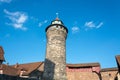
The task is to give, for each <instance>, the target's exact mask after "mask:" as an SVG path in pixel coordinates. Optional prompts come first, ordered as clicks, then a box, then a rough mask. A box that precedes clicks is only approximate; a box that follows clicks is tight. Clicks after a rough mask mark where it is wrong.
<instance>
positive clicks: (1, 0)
mask: <svg viewBox="0 0 120 80" xmlns="http://www.w3.org/2000/svg"><path fill="white" fill-rule="evenodd" d="M11 1H12V0H0V3H10V2H11Z"/></svg>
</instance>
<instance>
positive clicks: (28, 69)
mask: <svg viewBox="0 0 120 80" xmlns="http://www.w3.org/2000/svg"><path fill="white" fill-rule="evenodd" d="M42 63H43V62H34V63H27V64H17V65H13V66H12V67H14V68H16V69H18V70H19V71H20V70H24V71H26V72H24V74H23V75H29V74H30V73H31V72H33V71H34V70H36V69H38V68H39V67H40V66H41V64H42Z"/></svg>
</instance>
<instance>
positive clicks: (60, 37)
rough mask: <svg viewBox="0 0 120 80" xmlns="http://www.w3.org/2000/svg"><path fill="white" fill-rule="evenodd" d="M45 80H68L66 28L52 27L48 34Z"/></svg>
mask: <svg viewBox="0 0 120 80" xmlns="http://www.w3.org/2000/svg"><path fill="white" fill-rule="evenodd" d="M46 34H47V50H46V59H45V66H44V74H43V77H44V80H66V79H67V77H66V35H67V31H66V30H65V29H64V28H61V27H60V28H56V27H52V26H51V27H50V28H49V29H48V30H47V32H46Z"/></svg>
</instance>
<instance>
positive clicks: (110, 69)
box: [100, 67, 118, 72]
mask: <svg viewBox="0 0 120 80" xmlns="http://www.w3.org/2000/svg"><path fill="white" fill-rule="evenodd" d="M108 71H118V68H117V67H114V68H104V69H101V71H100V72H108Z"/></svg>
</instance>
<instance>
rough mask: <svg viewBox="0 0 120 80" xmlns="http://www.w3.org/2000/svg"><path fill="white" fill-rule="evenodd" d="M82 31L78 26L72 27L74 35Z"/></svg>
mask: <svg viewBox="0 0 120 80" xmlns="http://www.w3.org/2000/svg"><path fill="white" fill-rule="evenodd" d="M79 31H80V28H79V27H78V26H74V27H72V33H77V32H79Z"/></svg>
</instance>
